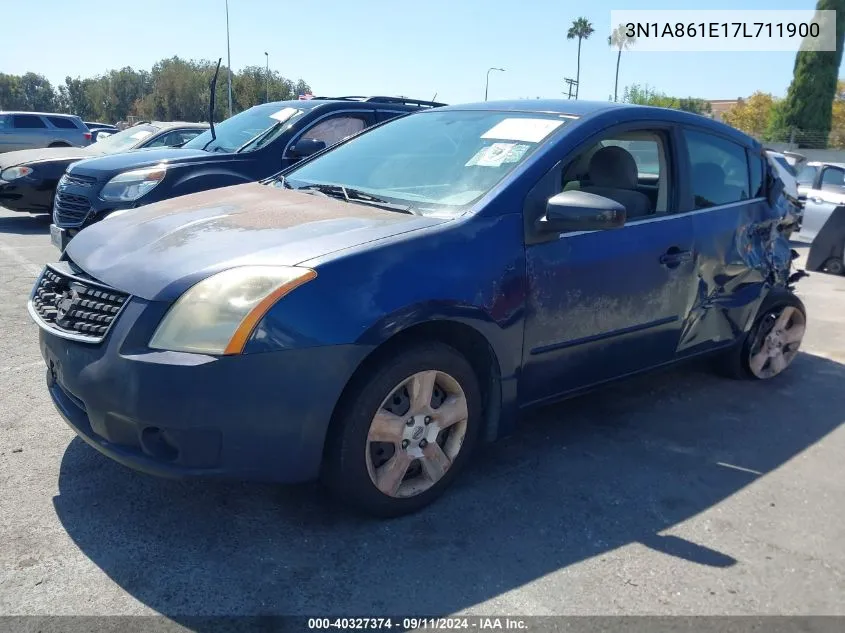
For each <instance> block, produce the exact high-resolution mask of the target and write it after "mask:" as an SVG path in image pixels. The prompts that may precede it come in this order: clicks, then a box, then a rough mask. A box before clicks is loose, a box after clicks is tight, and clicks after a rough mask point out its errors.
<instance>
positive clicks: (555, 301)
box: [519, 130, 697, 405]
mask: <svg viewBox="0 0 845 633" xmlns="http://www.w3.org/2000/svg"><path fill="white" fill-rule="evenodd" d="M671 138H672V133H671V132H670V131H649V130H640V131H636V132H633V133H631V132H628V133H625V134H617V135H614V136H611V137H610V138H609V139H605V140H603V141H600V142H599V144H598V146H596V145H594V146H592V147H590V148H587V149H586V150H585V154H583V156H590V155H592V154H596V155H597V154H598V153H597V149H598V148H600V147H604V146H607V145H618V146H621V147H623V149H626V151H627V152H628V154H629V155H631V156H632V157H633V158H634V159H635V160H636V159H637V156H638V155H639V156H641V157H644V156H646V155H647V154H648V152H647V151H646V150H647V149H648V147H649V146H651V147H652V149H653V151H652V159H651V160H649V161H648V166H646V165H645V164H644V163H641V162H638V163H637V167H638V171H639V178H638V179H637V180H638V181H639V182H635V183H632V182H619V183H612V182H610V183H608V182H604V181H603V184H605V185H614V187H610V188H608V189H607V191H608V192H610V195H612V194H613V192H614V191H616V190H617V187H618V188H619V189H626V190H627V191H628V192H629V193H623V195H622V196H620V197H621V198H622V199H625V200H630V201H631V203H630V204H631V205H632V207H633V208H637V209H639V210H638V211H637V214H636V215H634V216H632V217H630V216H629V219H628V221H627V223H626V225H625V226H624V227H622V228H620V229H613V230H606V231H587V232H575V233H568V234H567V233H564V234H562V235H560V236H559V238H558V237H555V238H554V239H551V240H548V241H544V242H538V243H530V240H527V242H528V245H527V247H526V270H527V279H528V284H529V297H528V311H527V315H526V324H525V336H524V344H523V372H522V376H521V378H520V384H519V392H520V401H521V403H522V404H523V405H527V404H533V403H537V402H540V401H543V400H546V399H552V398H555V397H557V396H560V395H562V394H564V393H567V392H571V391H575V390H578V389H581V388H585V387H588V386H591V385H595V384H598V383H601V382H604V381H607V380H610V379H613V378H616V377H620V376H624V375H626V374H630V373H633V372H637V371H640V370H643V369H647V368H650V367H654V366H657V365H660V364H663V363H666V362H669V361H671V360H673V359H674V358H675V352H676V349H677V345H678V341H679V339H680V335H681V331H682V328H683V326H684V323H685V320H686V317H687V314H688V312H689V307H690V305H691V304H692V302H693V300H694V298H695V291H696V287H697V286H696V274H695V271H696V264H695V257H694V252H693V246H694V236H693V221H692V218H691V217H690V216H689V215H684V214H676V213H674V212H675V211H676V210H677V207H676V206H675V205H676V203H675V202H674V201H675V200H676V199H677V195H676V193H675V189H676V187H675V182H674V180H675V179H676V178H677V176H676V170H674V169H672V168H671V161H670V160H669V158H668V157H670V156H672V155H674V153H673V151H672V150H671ZM635 149H636V150H639V151H632V150H635ZM617 154H618V152H617ZM581 156H582V155H579V157H578V158H576V159H574V161H572V162H570V163H568V164H567V165H565V166H563V167H562V170H561V172H560V173H552V174H550V175H547V177H546V180H545V182H542V181H541V183H538V186H537V187H535V189H534V191H532V195H536V194H539V198H538V200H540V201H541V202H542V205H543V206H544V205H545V200H547V199H548V197H550V196H549V194H551V195H554V193H556V192H557V191H555V188H557V189H558V190H559V189H561V188H566V189H572V188H582V189H584V190H588V191H596V190H595V189H590V187H591V186H592V184H591V183H594V182H595V181H596V179H595V177H591V174H590V172H591V170H594V169H596V168H597V166H596V165H595V161H594V160H592V159H590V160H588V161H585V160H584V159H582V158H581ZM626 160H627V159H626ZM655 162H657V164H658V166H657V172H658V173H657V174H655V173H654V172H655ZM579 164H580V165H581V166H580V167H579ZM607 171H608V172H609V173H612V172H613V170H607ZM553 172H554V170H553ZM549 182H554V183H556V185H555V187H552V188H549V186H548V184H549ZM655 186H656V187H657V191H653V192H652V191H651V189H652V188H653V187H655ZM630 192H634V193H630ZM639 196H645V197H647V198H648V200H649V204H648V206H643V205H644V204H645V203H643V202H642V198H640V197H639ZM620 201H621V200H620ZM623 204H626V203H625V202H623ZM530 206H531V201H530V199H529V204H528V205H526V213H530V211H529V208H530ZM627 206H628V204H626V207H627Z"/></svg>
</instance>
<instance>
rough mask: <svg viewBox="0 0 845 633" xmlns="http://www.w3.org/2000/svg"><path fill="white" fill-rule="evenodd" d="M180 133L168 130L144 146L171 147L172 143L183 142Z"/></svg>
mask: <svg viewBox="0 0 845 633" xmlns="http://www.w3.org/2000/svg"><path fill="white" fill-rule="evenodd" d="M178 134H179V133H178V132H168V133H167V134H162V135H161V136H159V137H158V138H155V139H153V140H152V141H150V142H149V143H145V144H144V145H143V147H170V146H171V145H177V144H178V143H181V141H180V140H179V137H178Z"/></svg>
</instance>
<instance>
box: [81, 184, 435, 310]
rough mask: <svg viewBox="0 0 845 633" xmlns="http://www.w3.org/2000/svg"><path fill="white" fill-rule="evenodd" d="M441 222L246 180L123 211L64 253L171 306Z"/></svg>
mask: <svg viewBox="0 0 845 633" xmlns="http://www.w3.org/2000/svg"><path fill="white" fill-rule="evenodd" d="M444 221H445V220H443V219H437V218H426V217H421V216H415V215H408V214H404V213H398V212H394V211H386V210H383V209H379V208H376V207H370V206H365V205H361V204H356V203H349V202H344V201H340V200H335V199H332V198H327V197H324V196H319V195H312V194H307V193H302V192H297V191H290V190H283V189H276V188H273V187H269V186H265V185H261V184H258V183H249V184H245V185H237V186H234V187H227V188H224V189H215V190H211V191H205V192H202V193H198V194H193V195H189V196H182V197H179V198H172V199H170V200H166V201H164V202H161V203H157V204H153V205H150V206H148V207H141V208H138V209H131V210H128V211H126V212H122V213H121V212H118V213H116V214H115V215H114V217H109V218H106V219H105V220H103V221H101V222H98V223H96V224H94V225H92V226H90V227H88V228H86V229H84V230H83V231H81V232H80V233H79V235H77V236H76V237H75V238H74V239H73V240H72V241H71V243H70V245H69V246H68V248H67V256H68V257H69V258H70V259H71V260H72V261H73V262H74V263H76V264H77V265H78V266H79V267H80V268H82V269H83V270H84V271H85V272H87V273H88V274H89V275H91V276H93V277H95V278H97V279H99V280H101V281H103V282H104V283H106V284H109V285H111V286H113V287H115V288H118V289H120V290H124V291H126V292H129V293H131V294H133V295H135V296H138V297H141V298H144V299H172V298H174V297H176V296H178V295H179V294H181V292H183V291H184V289H185V288H187V287H188V286H189V285H190V284H192V283H196V281H198V280H199V279H202V278H204V277H207V276H209V275H211V274H214V273H215V272H219V271H221V270H225V269H226V268H231V267H233V266H241V265H286V266H291V265H295V264H298V263H300V262H302V261H305V260H307V259H312V258H314V257H319V256H322V255H326V254H328V253H332V252H335V251H339V250H343V249H346V248H350V247H353V246H357V245H360V244H364V243H367V242H370V241H374V240H379V239H383V238H386V237H390V236H393V235H397V234H400V233H405V232H408V231H413V230H417V229H421V228H425V227H428V226H434V225H436V224H440V223H442V222H444Z"/></svg>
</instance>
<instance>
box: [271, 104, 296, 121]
mask: <svg viewBox="0 0 845 633" xmlns="http://www.w3.org/2000/svg"><path fill="white" fill-rule="evenodd" d="M297 112H299V110H297V109H296V108H282V109H281V110H279V111H278V112H274V113H273V114H271V115H270V118H271V119H276V120H277V121H281V122H282V123H284V122H285V121H287V120H288V119H289V118H291V117H292V116H293V115H294V114H296V113H297Z"/></svg>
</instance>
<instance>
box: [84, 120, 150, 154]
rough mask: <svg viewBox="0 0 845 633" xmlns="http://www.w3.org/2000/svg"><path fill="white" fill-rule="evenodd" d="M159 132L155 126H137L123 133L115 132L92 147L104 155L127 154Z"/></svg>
mask: <svg viewBox="0 0 845 633" xmlns="http://www.w3.org/2000/svg"><path fill="white" fill-rule="evenodd" d="M158 130H159V128H157V127H156V126H154V125H147V124H144V125H135V126H133V127H130V128H128V129H125V130H123V131H122V132H115V133H114V134H111V135H109V136H107V137H105V138H104V139H103V140H102V141H97V142H96V143H94V145H93V146H92V147H93V148H94V149H96V150H97V151H99V152H103V153H104V154H117V153H118V152H125V151H126V150H130V149H132V148H134V147H136V146H137V145H138V144H139V143H141V142H142V141H143V140H144V139H146V138H148V137H149V136H150V135H152V134H154V133H155V132H158Z"/></svg>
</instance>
